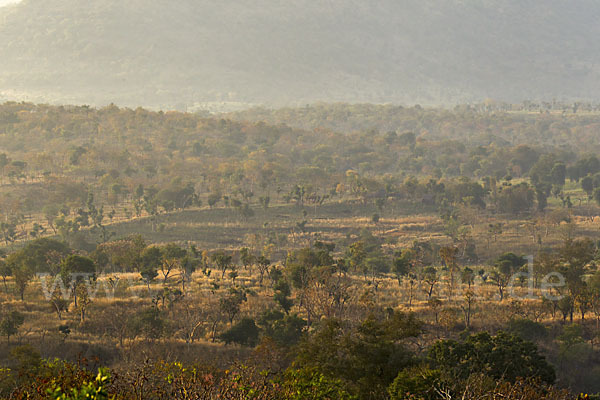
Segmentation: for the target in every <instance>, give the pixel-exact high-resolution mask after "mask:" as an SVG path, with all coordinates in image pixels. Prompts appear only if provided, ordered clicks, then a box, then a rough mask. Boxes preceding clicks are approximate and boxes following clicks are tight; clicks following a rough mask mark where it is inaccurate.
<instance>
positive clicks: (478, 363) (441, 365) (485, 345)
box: [429, 332, 556, 384]
mask: <svg viewBox="0 0 600 400" xmlns="http://www.w3.org/2000/svg"><path fill="white" fill-rule="evenodd" d="M429 359H430V360H431V362H432V364H433V366H434V367H435V368H436V369H438V370H441V371H444V374H447V379H449V380H453V379H457V380H461V381H465V380H466V379H467V378H468V377H469V376H471V375H472V374H474V373H483V374H484V375H486V376H489V377H491V378H493V379H496V380H500V379H503V380H507V381H509V382H514V381H515V380H516V379H517V378H538V379H540V380H542V381H544V382H546V383H549V384H551V383H553V382H554V380H555V379H556V375H555V372H554V369H553V367H552V366H551V365H550V364H548V362H547V361H546V360H545V358H544V356H542V355H540V354H539V352H538V349H537V347H536V346H535V345H534V344H533V343H531V342H527V341H524V340H523V339H521V338H519V337H517V336H513V335H510V334H508V333H505V332H499V333H498V334H497V335H496V336H491V335H490V334H489V333H487V332H481V333H478V334H475V335H471V336H469V337H468V338H467V339H466V340H465V341H464V342H457V341H454V340H440V341H438V342H436V343H435V344H434V345H433V346H432V347H431V348H430V350H429Z"/></svg>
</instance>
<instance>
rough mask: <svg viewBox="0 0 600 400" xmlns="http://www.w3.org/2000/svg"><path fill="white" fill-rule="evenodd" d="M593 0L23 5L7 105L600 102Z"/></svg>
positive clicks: (2, 34)
mask: <svg viewBox="0 0 600 400" xmlns="http://www.w3.org/2000/svg"><path fill="white" fill-rule="evenodd" d="M599 17H600V3H599V2H596V1H592V0H576V1H572V2H565V1H561V0H544V1H542V0H526V1H523V0H477V1H475V0H435V1H434V0H403V1H397V0H377V1H374V0H326V1H325V0H324V1H318V2H317V1H314V0H286V1H273V0H253V1H249V0H225V1H223V0H221V1H214V0H178V1H176V2H173V1H166V0H152V1H149V0H128V1H117V0H94V1H84V0H23V1H22V2H21V3H19V4H18V5H14V6H10V7H4V8H0V39H1V40H0V60H2V66H1V68H0V97H5V98H23V97H24V98H26V99H31V100H36V101H41V100H43V101H60V102H83V103H91V104H103V103H108V102H111V101H112V102H116V103H120V104H125V105H145V106H154V107H156V106H169V107H173V106H181V107H184V106H186V105H190V104H193V103H195V102H221V101H225V102H241V103H244V104H248V103H255V104H256V103H261V104H269V105H296V104H303V103H306V102H314V101H349V102H400V103H416V102H419V103H422V104H440V103H445V104H452V103H455V102H464V101H475V100H481V99H484V98H488V97H491V98H495V99H498V100H505V101H521V100H523V99H535V98H545V99H551V98H553V97H558V98H560V99H598V97H599V96H598V93H600V90H599V89H600V79H598V78H599V77H600V62H599V61H600V44H599V43H598V41H597V40H596V38H597V37H598V35H599V34H600V25H599V24H597V21H598V18H599Z"/></svg>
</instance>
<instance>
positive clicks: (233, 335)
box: [219, 318, 260, 347]
mask: <svg viewBox="0 0 600 400" xmlns="http://www.w3.org/2000/svg"><path fill="white" fill-rule="evenodd" d="M259 334H260V331H259V329H258V327H257V326H256V324H255V323H254V320H253V319H252V318H243V319H242V320H241V321H240V322H238V323H237V324H235V325H234V326H232V327H231V328H230V329H229V330H227V331H225V332H223V333H222V334H221V335H220V336H219V339H221V340H222V341H224V342H225V343H226V344H230V343H237V344H241V345H242V346H252V347H254V346H256V344H257V343H258V336H259Z"/></svg>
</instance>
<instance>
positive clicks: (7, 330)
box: [0, 311, 25, 343]
mask: <svg viewBox="0 0 600 400" xmlns="http://www.w3.org/2000/svg"><path fill="white" fill-rule="evenodd" d="M24 322H25V316H24V315H23V314H21V313H20V312H18V311H11V312H10V313H9V314H8V315H5V316H4V317H3V318H2V320H0V334H2V335H3V336H6V342H7V343H8V342H9V341H10V337H11V336H14V335H16V334H17V332H18V331H19V328H20V327H21V325H23V323H24Z"/></svg>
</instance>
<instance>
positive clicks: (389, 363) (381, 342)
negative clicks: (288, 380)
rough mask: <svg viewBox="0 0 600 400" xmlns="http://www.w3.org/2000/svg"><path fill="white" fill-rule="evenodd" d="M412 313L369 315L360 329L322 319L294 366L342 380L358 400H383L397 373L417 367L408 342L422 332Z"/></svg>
mask: <svg viewBox="0 0 600 400" xmlns="http://www.w3.org/2000/svg"><path fill="white" fill-rule="evenodd" d="M421 329H422V324H421V322H420V321H419V320H417V318H416V317H415V316H414V315H413V314H404V313H399V312H392V313H390V314H389V316H388V317H387V318H384V317H381V316H375V315H370V316H368V317H367V318H366V319H364V320H363V321H362V322H361V323H360V324H359V325H358V326H356V327H354V328H352V327H347V326H345V325H343V324H342V322H340V321H338V320H331V319H330V320H323V321H321V323H320V324H319V326H318V328H317V330H316V331H315V332H314V333H313V334H312V335H311V336H310V337H309V338H307V340H306V341H303V342H301V344H300V345H299V348H298V355H297V357H296V361H295V365H296V366H299V367H309V368H315V369H316V370H317V371H318V372H320V373H322V374H323V375H325V376H326V377H328V378H332V379H341V380H342V381H343V382H344V384H346V385H347V387H348V388H351V389H352V392H355V393H356V394H357V395H358V396H359V398H365V399H366V398H381V397H383V396H384V394H385V393H386V390H387V387H388V386H389V385H390V383H392V381H393V380H394V378H395V377H396V376H397V374H398V371H401V370H402V369H404V368H406V367H408V366H411V365H413V364H414V360H413V358H412V356H411V354H410V352H409V351H408V350H407V348H406V347H405V341H406V340H407V339H409V338H413V337H416V336H418V335H419V334H420V333H421Z"/></svg>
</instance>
